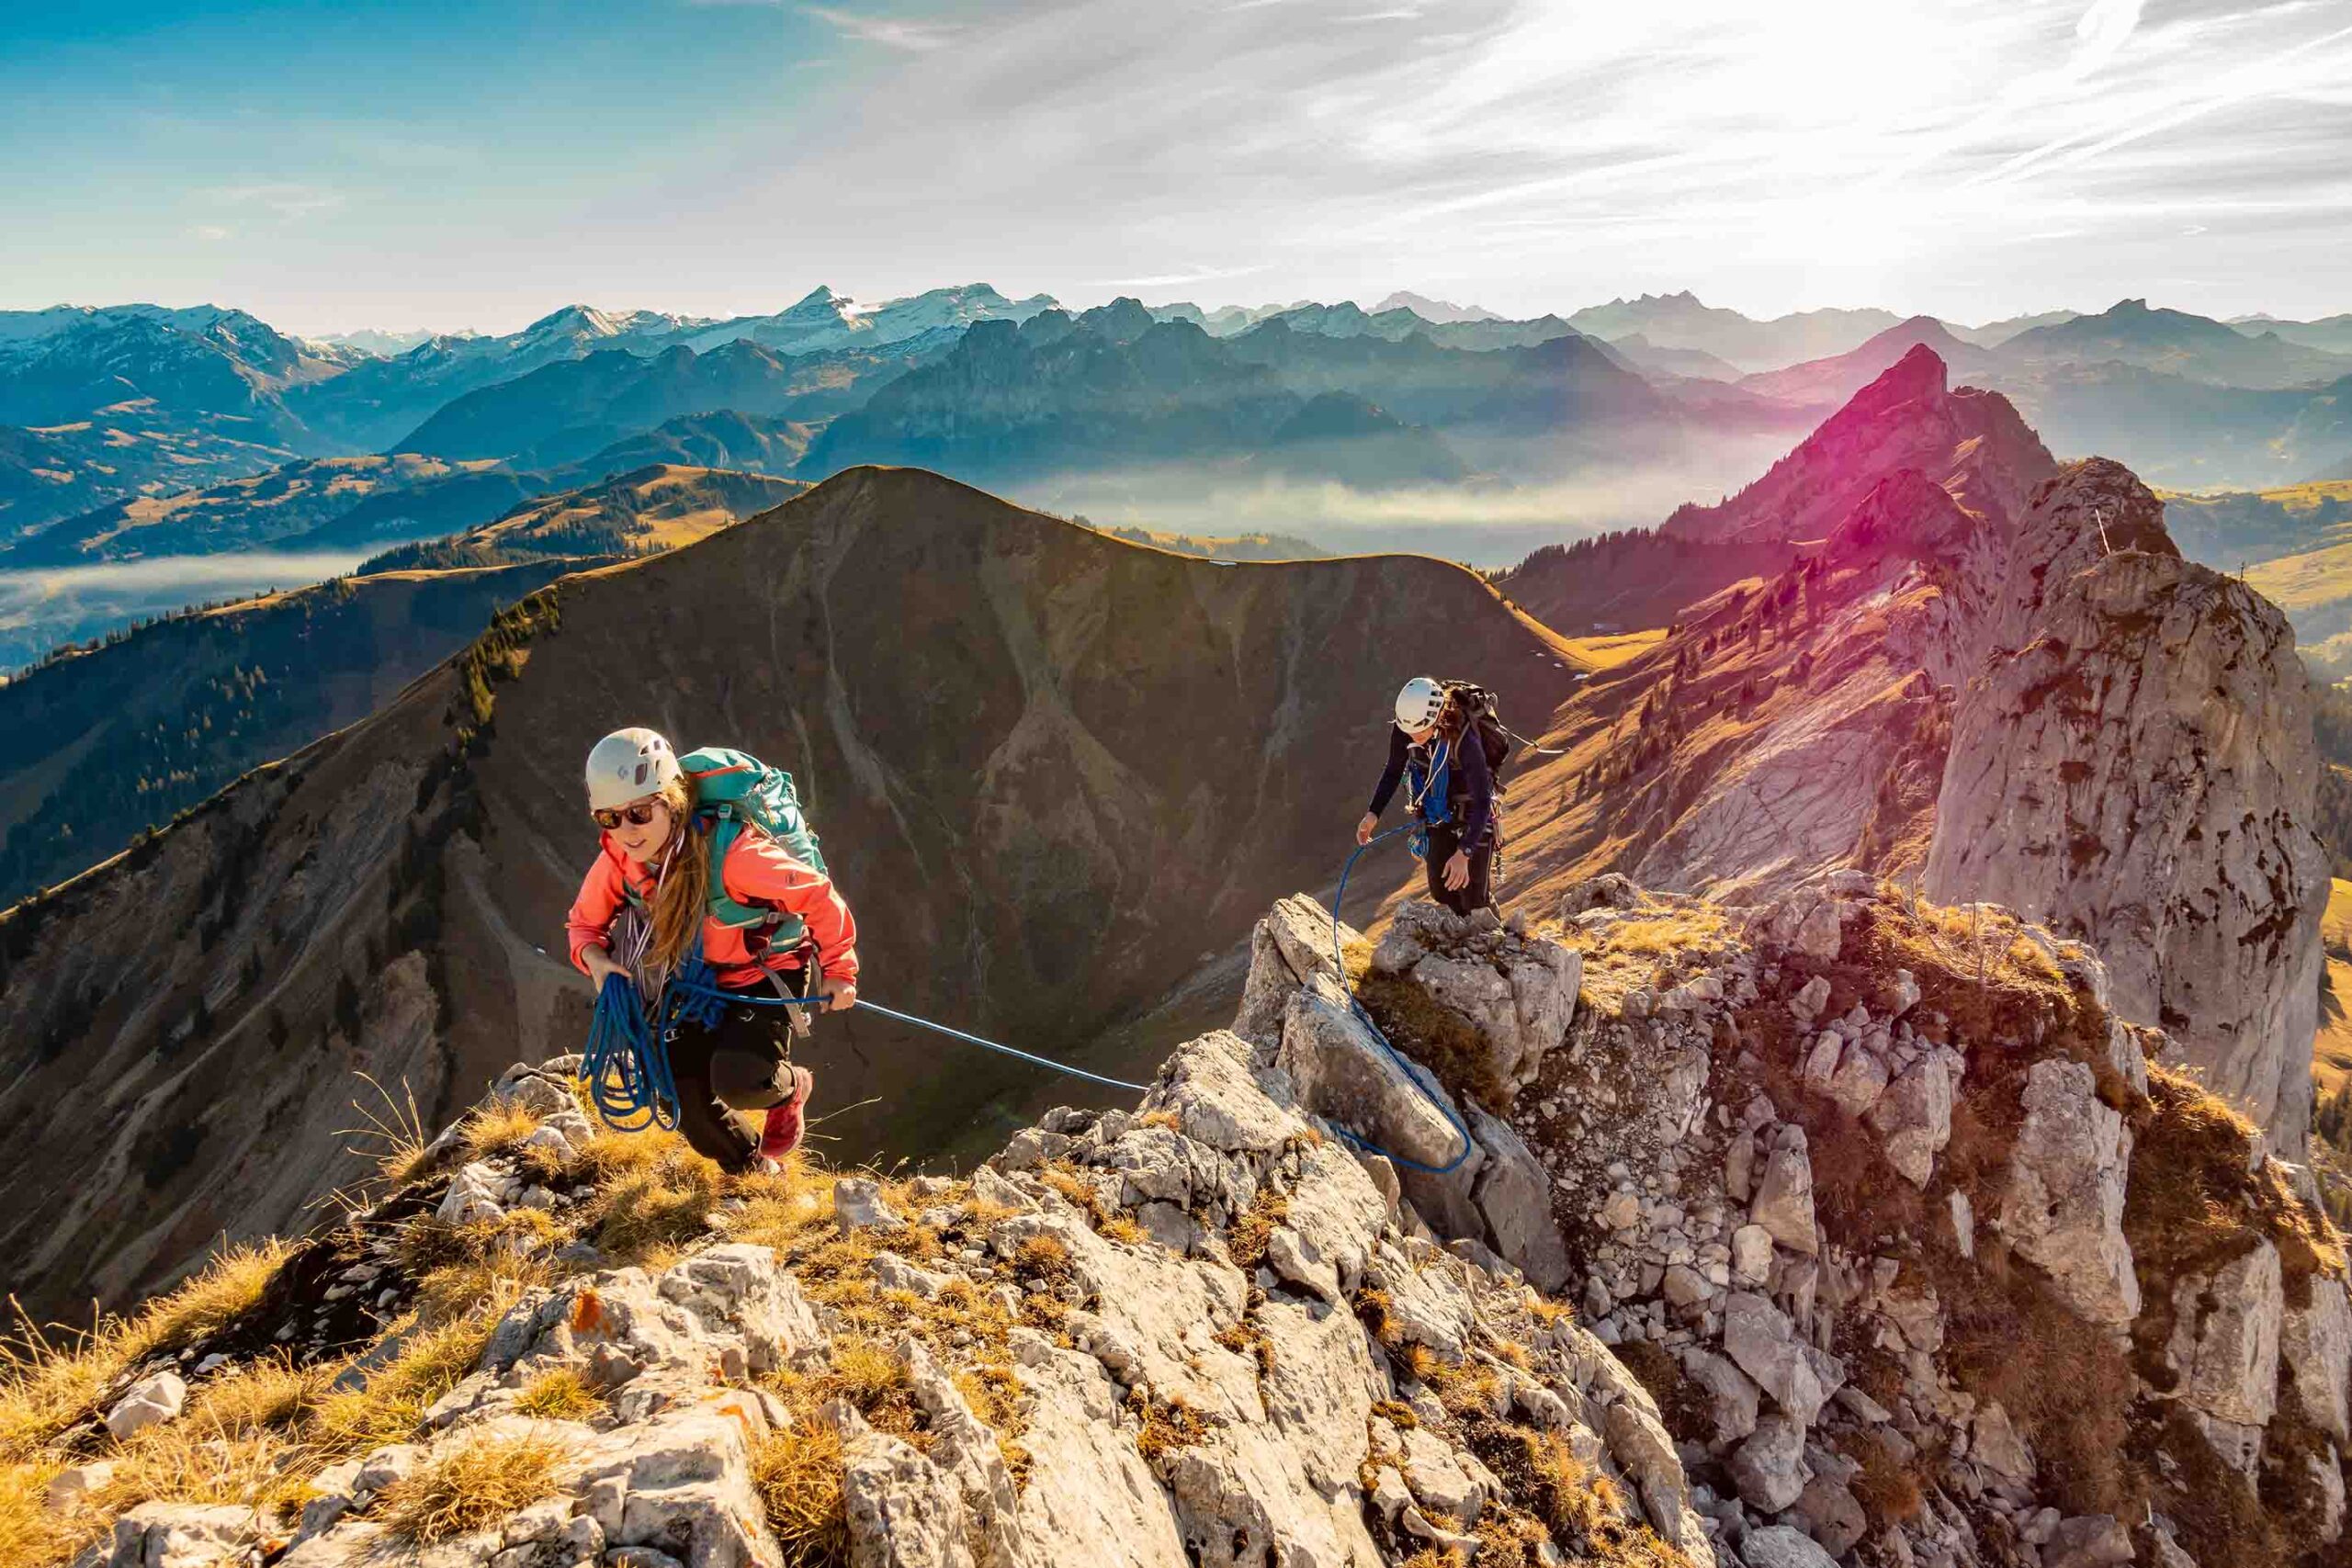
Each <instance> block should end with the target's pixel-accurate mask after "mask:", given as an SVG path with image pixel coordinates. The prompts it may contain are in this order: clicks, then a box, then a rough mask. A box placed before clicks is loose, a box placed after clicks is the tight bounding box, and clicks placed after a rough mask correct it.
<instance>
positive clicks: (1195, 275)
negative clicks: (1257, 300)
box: [1089, 262, 1266, 288]
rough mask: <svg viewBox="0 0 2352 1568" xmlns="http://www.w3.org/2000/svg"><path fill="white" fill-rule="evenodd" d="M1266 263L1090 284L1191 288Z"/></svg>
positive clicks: (1261, 267) (1248, 271)
mask: <svg viewBox="0 0 2352 1568" xmlns="http://www.w3.org/2000/svg"><path fill="white" fill-rule="evenodd" d="M1265 270H1266V268H1265V264H1263V263H1262V262H1261V263H1259V264H1257V265H1251V266H1202V267H1189V268H1187V269H1185V270H1184V271H1182V272H1163V273H1156V274H1154V275H1153V276H1149V277H1105V278H1099V279H1097V280H1095V281H1094V282H1093V283H1092V284H1091V285H1089V287H1091V288H1191V287H1193V285H1194V284H1196V283H1214V282H1216V281H1217V280H1218V279H1220V278H1227V277H1247V276H1250V274H1251V273H1253V272H1263V271H1265Z"/></svg>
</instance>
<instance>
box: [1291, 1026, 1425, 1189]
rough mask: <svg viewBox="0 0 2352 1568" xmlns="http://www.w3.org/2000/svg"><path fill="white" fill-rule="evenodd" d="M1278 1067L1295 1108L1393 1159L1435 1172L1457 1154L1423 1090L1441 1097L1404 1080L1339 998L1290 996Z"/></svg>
mask: <svg viewBox="0 0 2352 1568" xmlns="http://www.w3.org/2000/svg"><path fill="white" fill-rule="evenodd" d="M1278 1062H1279V1066H1281V1067H1282V1069H1283V1071H1284V1072H1286V1073H1288V1074H1289V1075H1290V1080H1291V1085H1292V1088H1293V1090H1294V1092H1295V1093H1296V1095H1297V1096H1298V1102H1299V1104H1300V1105H1301V1106H1302V1107H1304V1108H1305V1109H1306V1110H1307V1111H1313V1112H1314V1113H1315V1114H1317V1115H1318V1116H1323V1117H1326V1118H1329V1120H1331V1121H1333V1122H1338V1123H1340V1125H1341V1126H1343V1127H1347V1128H1349V1129H1351V1130H1352V1131H1353V1132H1355V1133H1357V1134H1361V1135H1362V1136H1364V1137H1367V1138H1370V1139H1371V1140H1372V1141H1373V1142H1374V1143H1375V1144H1378V1145H1380V1146H1381V1147H1382V1148H1384V1149H1386V1150H1388V1151H1389V1152H1391V1153H1392V1154H1398V1155H1402V1156H1405V1157H1406V1158H1407V1159H1410V1160H1418V1161H1419V1162H1420V1163H1421V1164H1423V1165H1429V1166H1442V1165H1444V1164H1445V1163H1446V1162H1447V1161H1449V1160H1451V1159H1453V1157H1454V1156H1456V1155H1458V1154H1460V1153H1461V1152H1462V1139H1461V1136H1460V1135H1459V1134H1456V1133H1455V1132H1454V1130H1453V1124H1452V1123H1451V1122H1448V1121H1447V1120H1446V1119H1445V1116H1444V1114H1443V1113H1442V1111H1439V1110H1438V1109H1437V1107H1436V1106H1435V1105H1434V1104H1432V1103H1431V1102H1430V1093H1429V1092H1425V1089H1426V1090H1429V1091H1434V1092H1435V1093H1437V1094H1439V1095H1443V1093H1444V1091H1443V1090H1442V1089H1438V1087H1437V1085H1436V1084H1435V1082H1434V1081H1433V1080H1424V1081H1422V1082H1417V1081H1416V1080H1415V1078H1414V1077H1410V1076H1408V1074H1407V1072H1406V1069H1405V1068H1403V1067H1401V1066H1398V1065H1397V1062H1396V1060H1395V1059H1394V1058H1393V1057H1391V1056H1390V1055H1389V1054H1388V1053H1387V1052H1386V1051H1384V1050H1382V1049H1381V1047H1380V1043H1379V1042H1378V1041H1377V1040H1375V1039H1374V1038H1373V1036H1372V1033H1371V1032H1370V1031H1369V1030H1367V1029H1366V1028H1365V1027H1364V1025H1363V1021H1361V1020H1360V1019H1358V1018H1357V1017H1356V1016H1355V1015H1354V1013H1353V1012H1352V1011H1351V1010H1350V1009H1349V1007H1348V1004H1347V1001H1346V999H1345V998H1343V997H1335V996H1333V995H1331V994H1329V992H1328V991H1326V990H1322V989H1317V988H1315V987H1308V988H1306V989H1302V990H1299V991H1296V992H1294V993H1293V994H1292V996H1291V998H1290V1002H1289V1005H1288V1009H1287V1010H1286V1011H1285V1012H1284V1014H1283V1034H1282V1048H1281V1055H1280V1056H1279V1059H1278Z"/></svg>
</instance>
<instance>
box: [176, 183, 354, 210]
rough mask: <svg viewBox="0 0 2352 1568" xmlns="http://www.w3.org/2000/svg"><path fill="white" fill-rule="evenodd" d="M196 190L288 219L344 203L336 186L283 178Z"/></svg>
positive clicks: (229, 203) (232, 204) (223, 202)
mask: <svg viewBox="0 0 2352 1568" xmlns="http://www.w3.org/2000/svg"><path fill="white" fill-rule="evenodd" d="M199 194H200V195H202V196H203V197H205V198H206V199H208V200H211V201H215V202H219V203H220V204H221V205H223V206H226V207H258V208H261V209H264V210H266V211H268V212H271V213H275V214H276V215H277V216H278V217H280V218H289V219H290V218H308V217H310V216H311V215H312V214H314V213H320V212H332V211H333V210H334V209H336V208H338V207H341V206H342V205H343V204H344V196H343V193H342V192H341V191H339V190H330V189H328V188H326V187H325V186H313V185H300V184H295V183H291V182H285V181H274V182H263V183H260V184H256V185H238V186H213V187H212V188H210V189H209V190H206V191H203V192H201V193H199Z"/></svg>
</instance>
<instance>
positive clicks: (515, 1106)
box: [458, 1100, 540, 1161]
mask: <svg viewBox="0 0 2352 1568" xmlns="http://www.w3.org/2000/svg"><path fill="white" fill-rule="evenodd" d="M539 1122H540V1116H539V1113H538V1112H537V1111H534V1110H532V1109H531V1108H530V1107H529V1106H527V1105H525V1104H524V1103H523V1102H522V1101H520V1100H484V1101H483V1102H482V1103H481V1104H480V1105H478V1106H476V1107H475V1108H474V1109H473V1111H471V1112H470V1113H469V1114H468V1116H467V1117H466V1121H465V1130H464V1132H462V1133H461V1134H458V1135H459V1137H460V1138H461V1139H462V1140H463V1141H462V1142H461V1143H460V1144H459V1145H458V1148H459V1150H460V1152H461V1154H462V1156H463V1157H464V1158H465V1159H467V1160H469V1161H471V1160H481V1159H489V1158H490V1157H492V1156H494V1155H503V1154H512V1153H514V1152H515V1150H516V1149H518V1148H520V1147H522V1145H523V1140H524V1139H526V1138H527V1137H529V1136H530V1135H531V1134H534V1133H536V1132H537V1131H538V1130H539Z"/></svg>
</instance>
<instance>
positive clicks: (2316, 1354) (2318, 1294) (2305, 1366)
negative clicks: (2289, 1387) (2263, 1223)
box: [2278, 1276, 2352, 1446]
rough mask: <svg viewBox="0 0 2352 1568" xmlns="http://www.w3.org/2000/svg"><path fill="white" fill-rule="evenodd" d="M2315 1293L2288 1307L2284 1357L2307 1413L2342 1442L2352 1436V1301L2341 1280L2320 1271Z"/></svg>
mask: <svg viewBox="0 0 2352 1568" xmlns="http://www.w3.org/2000/svg"><path fill="white" fill-rule="evenodd" d="M2311 1292H2312V1298H2311V1304H2310V1305H2309V1306H2304V1307H2290V1308H2288V1309H2287V1320H2286V1324H2285V1326H2284V1328H2283V1330H2282V1332H2281V1333H2280V1335H2279V1339H2278V1356H2279V1361H2280V1364H2281V1366H2282V1367H2283V1368H2284V1369H2285V1371H2286V1373H2287V1375H2288V1376H2289V1377H2290V1378H2292V1379H2293V1380H2294V1383H2295V1393H2296V1395H2297V1397H2298V1398H2299V1399H2300V1400H2301V1403H2302V1406H2303V1414H2304V1415H2305V1416H2309V1417H2310V1419H2311V1421H2312V1425H2313V1426H2315V1427H2318V1428H2319V1429H2320V1430H2321V1431H2323V1432H2325V1433H2326V1434H2327V1435H2328V1436H2329V1437H2332V1438H2335V1440H2336V1442H2337V1444H2338V1445H2339V1446H2340V1445H2342V1444H2344V1443H2345V1442H2346V1441H2347V1440H2352V1424H2347V1421H2346V1416H2347V1411H2346V1379H2347V1378H2352V1306H2347V1304H2346V1300H2345V1290H2344V1281H2343V1280H2330V1279H2327V1278H2326V1277H2324V1276H2315V1277H2314V1278H2313V1279H2312V1281H2311Z"/></svg>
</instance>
